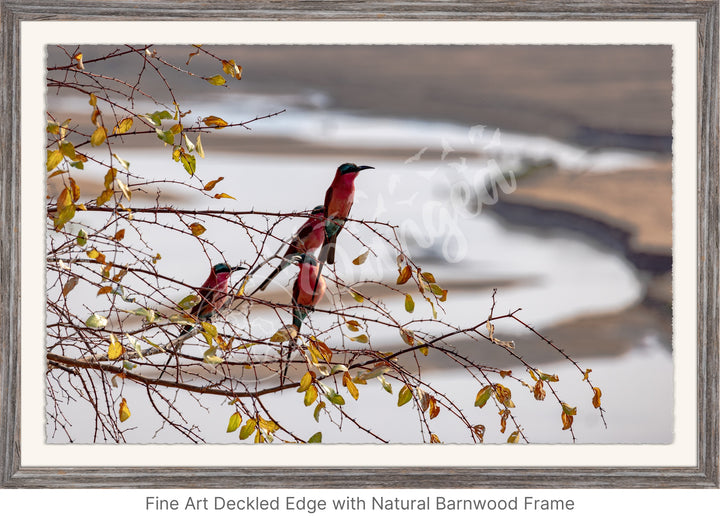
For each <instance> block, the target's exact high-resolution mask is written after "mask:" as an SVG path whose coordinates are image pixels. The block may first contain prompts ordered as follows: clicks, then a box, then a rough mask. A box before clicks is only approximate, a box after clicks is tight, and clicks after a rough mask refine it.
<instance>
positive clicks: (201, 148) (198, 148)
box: [195, 135, 205, 159]
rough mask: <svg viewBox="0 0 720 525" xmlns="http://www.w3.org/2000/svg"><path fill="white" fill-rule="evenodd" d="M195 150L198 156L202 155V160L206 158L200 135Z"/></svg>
mask: <svg viewBox="0 0 720 525" xmlns="http://www.w3.org/2000/svg"><path fill="white" fill-rule="evenodd" d="M195 149H196V150H197V152H198V155H200V158H201V159H204V158H205V150H204V149H203V147H202V142H201V141H200V135H198V139H197V142H196V143H195Z"/></svg>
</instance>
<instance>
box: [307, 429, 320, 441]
mask: <svg viewBox="0 0 720 525" xmlns="http://www.w3.org/2000/svg"><path fill="white" fill-rule="evenodd" d="M307 442H308V443H321V442H322V432H315V433H314V434H313V435H312V436H310V439H308V441H307Z"/></svg>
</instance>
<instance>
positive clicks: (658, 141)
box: [47, 46, 673, 443]
mask: <svg viewBox="0 0 720 525" xmlns="http://www.w3.org/2000/svg"><path fill="white" fill-rule="evenodd" d="M66 49H68V50H72V49H74V48H72V49H71V48H70V47H67V48H66ZM110 49H113V48H110ZM208 50H211V51H212V52H213V53H216V54H218V55H221V56H223V57H227V58H234V60H235V61H236V62H237V63H238V64H239V65H241V66H242V67H243V79H242V80H241V81H239V82H233V83H232V84H231V85H230V87H229V88H224V87H213V86H209V85H208V84H207V83H206V82H203V81H198V80H197V79H190V78H188V77H186V76H183V75H178V76H177V77H172V76H171V77H169V80H170V81H171V84H172V85H173V91H174V94H175V96H176V98H177V99H178V100H179V101H180V104H181V109H183V110H185V109H192V111H193V114H192V115H190V116H189V117H188V118H190V119H191V120H193V115H195V116H196V117H197V118H203V117H205V116H208V115H216V116H220V117H222V118H223V119H224V120H226V121H228V122H241V121H246V120H249V119H251V118H253V117H255V116H262V115H265V114H268V113H273V112H276V111H281V110H283V113H281V114H280V115H278V116H275V117H273V118H269V119H264V120H259V121H257V122H255V123H253V124H251V125H250V126H249V127H250V128H251V129H243V128H232V129H230V128H227V129H224V130H217V131H216V132H214V133H212V134H211V135H209V136H207V137H206V136H203V145H204V149H205V151H206V158H204V159H198V171H197V174H198V176H199V177H200V178H201V179H202V180H204V181H206V182H207V181H210V180H212V179H216V178H217V177H219V176H223V177H225V180H224V181H223V182H222V187H220V185H218V188H217V189H218V190H219V191H223V192H227V193H229V194H230V195H233V196H234V197H235V198H236V200H235V201H224V202H222V205H223V206H225V207H228V209H231V208H233V209H243V210H245V209H250V208H254V209H257V210H266V211H280V212H294V211H303V210H310V209H312V208H313V207H314V206H315V205H317V204H321V203H322V199H323V197H324V193H325V189H326V188H327V186H328V184H329V183H330V181H331V179H332V176H333V175H334V172H335V169H336V168H337V166H339V165H340V164H342V163H344V162H354V163H357V164H366V165H371V166H374V167H375V168H376V169H375V170H373V171H371V172H370V171H368V172H363V174H361V177H360V178H358V180H357V184H356V187H357V194H356V200H355V205H354V207H353V210H352V214H351V215H352V217H353V218H355V219H363V218H368V219H370V218H371V219H373V220H379V221H387V222H390V223H392V224H397V225H398V226H399V227H400V232H401V238H402V240H403V242H404V243H405V244H406V245H407V246H408V248H409V253H410V255H411V257H412V258H413V259H414V260H415V262H416V263H418V264H419V265H420V266H422V268H423V270H425V271H431V272H432V273H433V274H434V275H435V277H436V278H437V279H438V281H439V283H440V284H441V285H442V286H443V288H448V290H449V292H448V301H447V303H445V304H444V306H445V310H446V311H445V313H444V314H443V316H444V318H445V319H447V320H448V321H449V322H451V323H452V324H456V325H460V326H467V325H470V324H471V323H472V324H474V323H477V322H479V321H481V320H482V319H484V318H487V315H488V313H489V310H490V306H491V304H492V290H493V288H497V289H498V292H497V296H496V299H497V306H496V310H495V311H496V313H499V312H506V311H511V310H515V309H517V308H521V309H522V310H521V311H520V312H519V316H520V317H521V318H522V319H523V320H524V321H525V322H527V323H528V324H530V325H532V326H533V327H534V328H536V329H537V330H538V331H540V332H541V333H542V334H543V335H545V336H547V337H548V338H549V339H551V340H552V341H553V342H554V343H555V344H557V345H558V346H559V347H561V348H563V349H564V350H566V351H567V352H568V353H569V354H570V355H571V356H573V358H575V359H577V360H578V361H579V362H580V364H581V366H582V367H583V368H590V369H592V375H591V377H592V379H593V381H594V382H595V384H596V385H597V386H599V387H600V388H601V389H602V391H603V397H602V403H603V407H604V408H605V409H606V410H607V412H606V419H607V423H608V428H605V427H604V426H603V424H602V421H601V420H600V418H599V417H598V414H597V412H596V411H595V410H594V409H593V408H592V406H591V404H590V397H591V395H588V388H587V385H586V384H584V383H582V382H581V379H582V376H581V375H578V372H577V370H575V369H574V368H573V367H572V366H570V364H569V363H568V362H567V361H566V360H565V359H564V358H562V356H560V355H558V354H557V353H556V352H554V351H552V349H551V348H549V347H548V346H547V344H545V343H544V342H542V341H540V340H538V338H537V337H536V336H534V335H533V334H530V333H528V331H527V330H526V329H523V328H522V327H521V326H518V325H517V324H509V323H508V324H505V323H499V324H498V327H497V332H496V336H497V337H498V338H500V339H506V340H510V339H512V340H514V341H515V345H516V348H517V351H518V353H519V354H520V355H522V356H523V357H524V358H525V359H526V360H528V361H529V362H530V363H533V364H535V365H537V366H539V367H540V368H541V369H543V370H544V371H546V372H549V373H556V374H558V375H559V377H560V379H561V381H560V383H558V384H557V385H558V391H559V392H560V395H561V398H562V399H563V400H567V401H568V402H569V403H570V404H571V405H573V406H576V405H577V406H578V416H576V418H575V423H574V429H575V432H576V435H577V436H578V441H579V442H583V443H669V442H672V440H673V432H672V428H673V364H672V311H671V303H672V290H671V266H672V253H671V251H672V169H671V160H672V159H671V146H672V77H671V75H672V62H671V61H672V50H671V48H670V47H669V46H236V47H235V46H234V47H225V46H217V47H213V48H212V49H211V48H210V47H208ZM82 51H83V53H84V56H85V57H86V60H87V59H89V58H90V57H92V56H93V55H100V54H102V53H103V52H107V51H108V48H106V47H94V46H86V47H83V49H82ZM157 51H158V54H160V55H161V56H165V57H167V58H168V59H170V60H171V61H173V62H175V63H179V64H184V63H185V61H186V60H187V59H188V55H189V54H190V53H192V52H193V51H194V50H193V48H192V47H190V46H165V47H158V48H157ZM62 55H63V54H62V52H60V51H58V50H57V49H54V48H49V50H48V66H53V65H54V64H59V63H66V61H67V59H66V58H64V57H63V56H62ZM203 67H204V66H203V63H202V62H201V61H200V60H199V59H197V58H193V61H191V62H190V68H191V69H193V71H196V72H197V73H198V74H200V75H213V74H217V73H218V71H216V69H217V67H216V66H215V65H213V67H212V69H208V70H207V71H204V70H203ZM123 68H127V69H126V70H124V69H123ZM108 73H111V74H112V75H114V76H121V75H122V74H123V73H125V74H126V75H127V76H129V78H133V75H137V62H135V61H130V60H128V61H122V60H119V59H116V60H114V61H113V62H112V68H111V69H109V70H108ZM155 81H156V82H159V80H158V79H156V80H155ZM144 82H147V83H148V85H147V86H146V87H147V89H148V90H150V89H151V88H152V87H153V86H152V82H153V80H152V79H151V76H150V75H147V74H146V75H145V76H144ZM144 85H145V84H144ZM162 102H166V103H167V102H168V101H162ZM47 106H48V112H49V113H50V114H51V115H52V116H53V118H55V119H56V120H58V121H62V120H64V119H65V118H67V117H74V118H77V119H78V120H81V119H85V120H87V113H88V112H89V111H90V110H89V106H88V105H87V98H86V97H65V96H57V94H56V93H54V92H53V91H52V90H50V91H49V92H48V98H47ZM155 109H159V108H158V107H153V106H151V105H149V106H148V108H147V111H149V112H151V111H154V110H155ZM136 110H137V111H138V112H140V111H144V109H142V108H136ZM120 149H121V148H120V145H118V147H117V151H120ZM120 154H121V155H122V157H123V158H125V159H126V160H129V161H130V162H131V165H132V168H133V169H134V170H135V171H136V173H138V174H140V175H142V174H143V173H145V174H148V176H149V177H152V176H158V174H159V173H162V174H163V176H167V177H175V176H177V177H185V176H186V174H185V172H184V170H183V168H182V166H181V165H180V164H178V163H173V162H171V160H170V149H169V148H166V150H165V151H163V150H162V147H161V146H160V145H159V142H158V141H157V140H155V139H154V138H153V139H152V140H146V141H134V140H129V141H128V142H127V143H126V144H125V145H124V146H123V147H122V153H120ZM85 176H86V177H87V179H86V180H84V181H82V180H81V179H80V178H78V183H79V184H80V186H81V187H82V188H86V187H90V188H91V187H92V185H93V184H95V185H96V186H97V193H99V192H100V191H101V190H102V174H100V176H98V174H93V173H87V174H85ZM50 183H51V188H50V191H51V192H52V191H53V188H52V180H51V181H50ZM55 191H57V189H55ZM93 192H94V190H90V191H89V193H93ZM136 198H137V199H138V201H137V202H142V198H143V196H142V195H140V194H138V195H137V197H136V196H135V195H134V196H133V203H135V202H136ZM145 198H146V201H147V204H149V205H151V204H153V203H154V202H155V198H156V196H155V195H147V196H146V197H145ZM193 199H194V200H193ZM162 200H163V201H164V202H167V203H173V204H174V205H178V206H181V205H182V206H197V207H212V208H217V207H218V203H217V201H212V200H211V199H209V200H207V201H202V202H199V201H198V200H197V197H194V196H191V195H190V194H188V195H185V194H184V193H183V192H182V191H179V190H173V189H170V190H168V191H167V192H164V193H163V195H162ZM228 203H229V204H228ZM136 205H138V204H136ZM286 226H287V231H284V232H282V231H278V234H279V235H282V234H285V235H287V236H289V235H290V234H292V232H293V231H294V229H295V228H296V227H297V224H295V223H288V224H287V225H286ZM348 228H349V229H350V231H356V232H360V231H361V230H360V229H359V228H357V227H353V225H352V224H351V225H349V226H348ZM341 241H342V242H341V244H345V246H344V247H343V250H342V251H341V253H340V255H339V262H338V265H337V268H336V270H337V272H338V274H340V275H347V276H348V280H352V279H351V278H353V277H354V278H358V279H361V278H377V279H392V280H394V278H395V277H396V276H397V269H396V266H395V263H394V261H389V262H387V261H386V262H385V263H382V264H381V262H382V261H379V262H378V264H368V265H366V266H365V265H364V266H362V267H357V266H354V265H352V264H351V262H350V261H351V260H352V259H353V258H354V257H356V256H357V255H359V254H360V253H362V251H363V250H362V246H361V245H359V244H353V239H352V238H351V236H350V235H348V234H345V235H344V236H343V237H341ZM157 242H158V243H159V244H160V245H161V247H162V254H163V258H162V260H161V261H159V263H158V264H159V265H163V266H162V271H164V272H167V273H168V274H175V275H179V276H181V277H182V279H183V280H185V281H186V282H188V283H194V284H199V282H201V281H202V280H203V279H204V277H205V274H206V273H207V265H208V261H207V259H205V258H204V257H203V256H202V254H199V255H198V257H197V258H196V259H194V258H192V257H188V255H187V254H188V253H189V249H188V247H187V246H183V245H182V243H178V244H177V245H170V246H168V245H162V239H157ZM244 249H245V248H244V247H243V246H240V245H234V244H233V243H228V244H226V249H225V252H224V253H225V255H226V257H227V258H228V260H243V259H248V258H249V257H248V254H247V253H246V252H244ZM274 249H275V247H273V251H274ZM159 267H160V266H159ZM291 279H292V275H291V273H290V272H287V273H284V274H282V275H281V276H280V277H279V278H278V281H279V282H278V283H277V284H278V287H277V290H276V291H275V293H277V294H282V293H283V290H284V289H285V288H286V287H287V286H288V285H291V284H292V281H291ZM376 292H377V293H378V294H380V293H382V292H381V291H380V290H377V291H376ZM185 293H186V291H178V298H180V297H182V296H183V295H185ZM285 293H286V292H285ZM278 297H281V295H278ZM386 299H387V304H388V306H389V307H390V308H391V309H397V310H399V311H402V303H401V302H399V300H398V299H394V298H390V297H388V298H386ZM314 317H318V316H314ZM319 322H322V321H319ZM275 328H277V327H274V326H273V327H270V326H269V327H268V330H270V333H272V331H274V329H275ZM398 343H399V340H398V338H397V334H395V333H393V334H392V335H388V337H387V341H386V342H384V340H382V339H376V340H375V344H376V349H377V345H382V344H385V345H386V346H387V348H388V350H392V349H393V348H397V344H398ZM454 344H455V345H456V348H457V349H458V350H459V351H462V352H464V353H466V354H468V355H474V356H478V354H479V355H480V356H481V357H479V358H478V359H479V360H481V361H483V362H485V363H487V364H492V365H494V366H498V367H501V368H513V370H517V371H520V372H522V370H523V368H524V367H523V366H522V365H520V366H518V365H519V363H517V362H516V361H515V360H514V359H513V358H511V356H509V355H508V354H505V353H502V352H499V351H498V349H497V348H495V347H489V346H483V347H479V346H478V345H477V344H476V343H475V344H470V342H468V341H461V340H458V341H454ZM429 366H430V368H429V369H428V371H427V375H424V376H423V377H424V378H425V379H428V378H432V380H433V381H434V384H437V385H438V388H448V389H456V390H457V392H458V394H459V395H460V397H464V398H467V401H468V403H467V407H468V411H469V412H470V413H472V414H476V412H473V410H474V411H478V409H477V408H472V403H473V401H474V394H475V391H476V390H477V388H476V384H475V383H471V382H467V383H463V380H462V379H461V378H460V377H459V376H457V375H455V373H449V372H448V371H447V370H445V369H444V368H443V366H442V364H441V363H440V362H434V361H430V365H429ZM566 379H567V380H566ZM443 385H445V386H443ZM366 388H367V387H366ZM373 390H374V389H373ZM363 392H364V391H363ZM125 395H126V397H128V394H125ZM140 395H141V394H140ZM363 395H365V394H364V393H363ZM370 396H377V402H376V405H381V404H384V405H386V406H388V407H390V408H392V405H393V404H392V403H389V402H388V400H387V399H386V397H385V396H387V394H386V393H385V392H383V391H382V389H381V388H380V387H379V385H378V388H377V392H374V391H373V392H372V393H369V394H368V396H367V397H365V398H364V399H363V397H362V396H361V401H363V400H364V402H366V403H368V404H370V405H371V406H372V404H373V401H371V399H372V398H371V397H370ZM296 397H298V396H297V395H296V396H294V397H293V399H292V401H291V400H290V399H289V398H287V396H286V398H285V399H279V400H278V403H277V407H276V409H275V410H277V411H280V412H281V413H285V414H287V417H293V414H294V412H296V411H298V410H301V411H309V410H310V409H305V408H304V407H302V402H301V398H299V399H294V398H296ZM368 398H370V399H368ZM514 399H515V397H514ZM295 402H299V404H298V406H295V405H294V404H292V403H295ZM218 403H221V401H218ZM516 404H517V405H518V407H517V408H516V409H514V411H513V413H514V414H515V415H516V417H517V418H518V419H519V420H520V421H522V422H524V428H525V429H526V434H527V435H528V437H529V439H530V440H531V441H532V442H536V443H537V442H549V443H555V442H568V440H569V437H568V435H567V433H562V432H561V431H560V430H559V428H560V417H559V414H558V413H557V412H558V410H557V406H556V405H553V404H552V402H549V401H545V402H544V403H538V402H536V401H534V400H533V399H532V397H531V396H530V397H528V398H527V399H524V400H523V402H522V403H518V402H517V401H516ZM541 405H542V406H541ZM463 406H464V405H463ZM136 408H137V414H138V415H141V414H142V412H141V410H142V409H141V407H140V406H137V404H136ZM405 412H406V413H402V411H401V409H398V408H397V407H395V410H389V411H388V413H387V414H386V415H383V416H382V417H381V419H380V421H381V422H383V421H384V422H385V423H387V425H388V426H390V427H391V428H395V429H396V430H390V436H391V437H392V438H394V440H396V441H398V442H404V441H405V440H406V438H405V437H404V434H403V432H402V428H403V426H407V425H409V426H413V425H414V426H413V428H416V426H417V425H418V423H417V421H414V419H413V413H411V412H412V411H411V410H407V411H405ZM133 413H134V414H136V412H133ZM211 413H212V410H203V409H199V410H197V412H196V413H195V414H194V415H193V416H192V417H195V418H197V420H198V422H199V424H200V425H202V422H201V421H202V420H203V418H205V419H207V420H208V421H216V420H217V418H216V417H213V416H212V414H211ZM148 414H150V412H148ZM148 417H150V415H148ZM483 417H484V419H485V420H486V421H478V422H483V423H484V424H485V425H486V426H487V427H488V431H487V434H486V439H487V440H488V441H492V442H494V441H504V438H503V436H502V435H500V434H499V431H498V429H497V422H496V417H497V416H495V415H493V414H485V415H484V416H483ZM404 418H406V419H404ZM220 419H221V420H223V417H221V418H220ZM303 419H307V420H309V421H308V429H310V428H313V426H312V424H311V423H314V422H313V421H312V418H311V417H310V415H309V414H307V415H304V416H303ZM213 425H214V426H215V427H217V433H213V432H214V431H210V434H209V435H207V440H208V441H210V442H226V441H227V440H228V437H227V436H225V432H224V430H225V429H224V427H223V426H222V425H218V424H217V423H216V422H215V423H213ZM380 426H382V427H383V428H385V426H386V425H381V424H378V427H380ZM221 427H222V428H221ZM310 433H312V432H310ZM132 435H133V436H135V437H134V439H136V440H137V442H148V441H155V442H158V441H159V442H163V441H168V440H169V441H172V439H174V437H175V438H176V437H177V436H174V437H173V436H164V435H163V433H162V432H159V433H156V432H155V428H152V429H149V430H147V431H144V430H143V429H138V430H137V431H135V432H134V433H133V434H132ZM308 435H309V434H308ZM442 437H443V441H446V442H453V441H454V440H455V439H457V440H458V441H460V440H461V439H460V437H459V436H454V435H453V434H452V432H451V431H449V430H448V431H447V432H446V433H444V434H443V436H442ZM58 439H61V436H58ZM363 439H366V437H365V436H363V435H358V436H354V435H353V434H352V432H350V431H348V432H344V433H341V432H340V431H339V430H338V433H337V434H336V435H333V434H332V433H331V432H330V433H328V434H327V435H325V434H324V438H323V441H324V442H329V441H335V442H356V441H361V440H363ZM465 439H466V438H462V440H465ZM49 441H53V438H51V437H49ZM81 441H82V440H81ZM232 442H237V440H236V437H233V438H232Z"/></svg>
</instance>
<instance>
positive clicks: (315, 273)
mask: <svg viewBox="0 0 720 525" xmlns="http://www.w3.org/2000/svg"><path fill="white" fill-rule="evenodd" d="M295 258H296V260H297V262H298V266H299V269H300V271H299V272H298V276H297V279H295V284H294V285H293V291H292V303H293V313H292V316H293V326H294V327H295V337H297V334H299V333H300V328H301V327H302V324H303V321H304V320H305V318H306V317H307V315H308V312H309V311H310V310H312V309H314V308H315V306H317V304H318V303H319V302H320V300H321V299H322V298H323V295H325V290H326V289H327V284H326V283H325V278H324V277H323V276H322V275H321V273H320V268H319V267H318V261H317V259H315V257H313V256H312V255H311V254H309V253H303V254H300V255H296V256H295ZM291 353H292V347H290V350H289V352H288V356H287V360H288V362H287V363H286V364H285V370H284V372H283V375H282V377H281V378H280V380H281V384H282V380H283V379H284V377H285V376H286V375H287V370H288V366H289V364H290V354H291Z"/></svg>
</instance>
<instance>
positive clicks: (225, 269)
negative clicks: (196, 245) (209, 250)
mask: <svg viewBox="0 0 720 525" xmlns="http://www.w3.org/2000/svg"><path fill="white" fill-rule="evenodd" d="M242 268H243V267H242V266H228V265H227V264H225V263H217V264H216V265H215V266H213V272H215V273H231V272H234V271H235V270H240V269H242Z"/></svg>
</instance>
